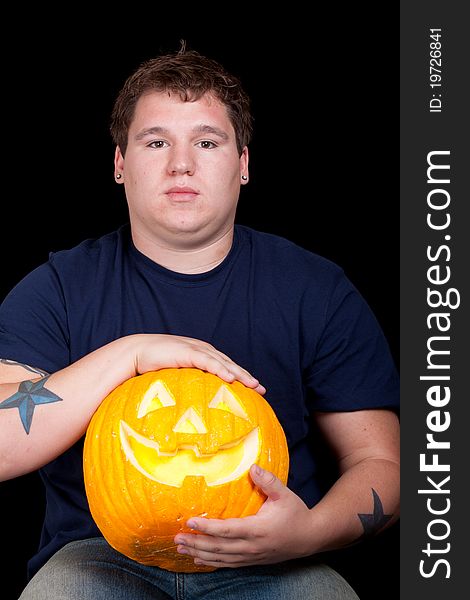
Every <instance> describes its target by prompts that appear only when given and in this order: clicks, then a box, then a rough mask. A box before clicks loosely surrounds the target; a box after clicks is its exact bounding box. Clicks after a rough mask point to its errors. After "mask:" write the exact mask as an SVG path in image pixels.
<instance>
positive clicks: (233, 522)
mask: <svg viewBox="0 0 470 600" xmlns="http://www.w3.org/2000/svg"><path fill="white" fill-rule="evenodd" d="M252 520H253V517H243V518H242V519H237V518H234V519H205V518H203V517H191V519H189V521H187V523H186V524H187V526H188V527H190V528H191V529H194V530H195V531H199V532H201V533H205V534H206V535H209V536H214V537H220V538H228V539H231V540H233V539H250V538H252V537H253V527H252V525H251V521H252ZM200 537H202V536H200Z"/></svg>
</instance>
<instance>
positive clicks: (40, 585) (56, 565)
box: [19, 540, 93, 600]
mask: <svg viewBox="0 0 470 600" xmlns="http://www.w3.org/2000/svg"><path fill="white" fill-rule="evenodd" d="M90 550H92V548H91V549H90V548H89V547H87V541H86V540H83V541H79V542H71V543H70V544H67V545H66V546H64V547H63V548H61V549H60V550H58V551H57V552H56V553H55V554H54V555H53V556H52V557H51V558H50V559H49V560H48V561H47V562H46V564H45V565H44V566H43V567H41V569H39V571H38V572H37V573H36V574H35V575H34V577H33V578H32V579H31V581H30V582H29V583H28V585H27V586H26V587H25V589H24V590H23V593H22V594H21V596H20V598H19V600H74V599H75V598H76V597H77V598H78V596H76V593H75V590H82V591H83V589H84V587H86V580H90V579H92V578H93V573H92V569H89V568H88V567H89V556H90ZM91 553H92V552H91ZM87 563H88V565H87ZM80 597H83V596H80Z"/></svg>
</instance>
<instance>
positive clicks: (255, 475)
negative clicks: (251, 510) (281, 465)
mask: <svg viewBox="0 0 470 600" xmlns="http://www.w3.org/2000/svg"><path fill="white" fill-rule="evenodd" d="M250 477H251V479H252V480H253V483H254V484H255V485H257V486H258V487H259V488H261V490H262V491H263V492H264V493H265V494H266V496H268V498H269V499H270V500H279V498H281V497H282V496H283V495H284V494H286V493H288V488H287V487H286V486H285V485H284V484H283V483H282V481H280V480H279V479H278V478H277V477H276V476H275V475H273V474H272V473H271V472H270V471H266V470H265V469H262V468H261V467H260V466H259V465H256V464H254V465H251V467H250Z"/></svg>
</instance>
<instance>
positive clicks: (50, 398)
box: [0, 375, 62, 435]
mask: <svg viewBox="0 0 470 600" xmlns="http://www.w3.org/2000/svg"><path fill="white" fill-rule="evenodd" d="M49 377H50V375H48V376H47V377H44V378H43V379H40V380H39V381H36V382H33V381H22V382H21V383H20V385H19V387H18V391H17V392H15V393H14V394H13V395H12V396H10V397H9V398H7V399H6V400H2V402H0V408H17V409H18V411H19V413H20V418H21V422H22V424H23V427H24V430H25V431H26V433H27V434H28V435H29V430H30V429H31V422H32V420H33V413H34V409H35V407H36V406H37V405H38V404H49V403H50V402H60V401H61V400H62V398H60V397H59V396H58V395H57V394H54V392H51V391H50V390H48V389H47V388H45V387H44V384H45V383H46V381H47V380H48V379H49Z"/></svg>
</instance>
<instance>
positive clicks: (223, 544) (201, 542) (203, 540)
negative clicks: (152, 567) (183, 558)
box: [174, 534, 249, 556]
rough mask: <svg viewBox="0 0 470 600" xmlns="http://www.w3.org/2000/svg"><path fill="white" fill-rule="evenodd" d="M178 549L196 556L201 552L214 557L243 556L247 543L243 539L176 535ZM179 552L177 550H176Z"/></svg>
mask: <svg viewBox="0 0 470 600" xmlns="http://www.w3.org/2000/svg"><path fill="white" fill-rule="evenodd" d="M174 541H175V543H176V544H177V548H178V549H181V550H182V549H186V550H188V552H186V553H185V552H181V554H191V555H193V556H196V554H197V552H199V551H203V552H208V553H211V554H214V555H219V554H243V553H244V552H246V550H247V547H248V544H249V542H248V541H246V540H243V539H229V538H221V537H214V536H212V535H191V534H178V535H177V536H175V538H174ZM178 551H179V550H178Z"/></svg>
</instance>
